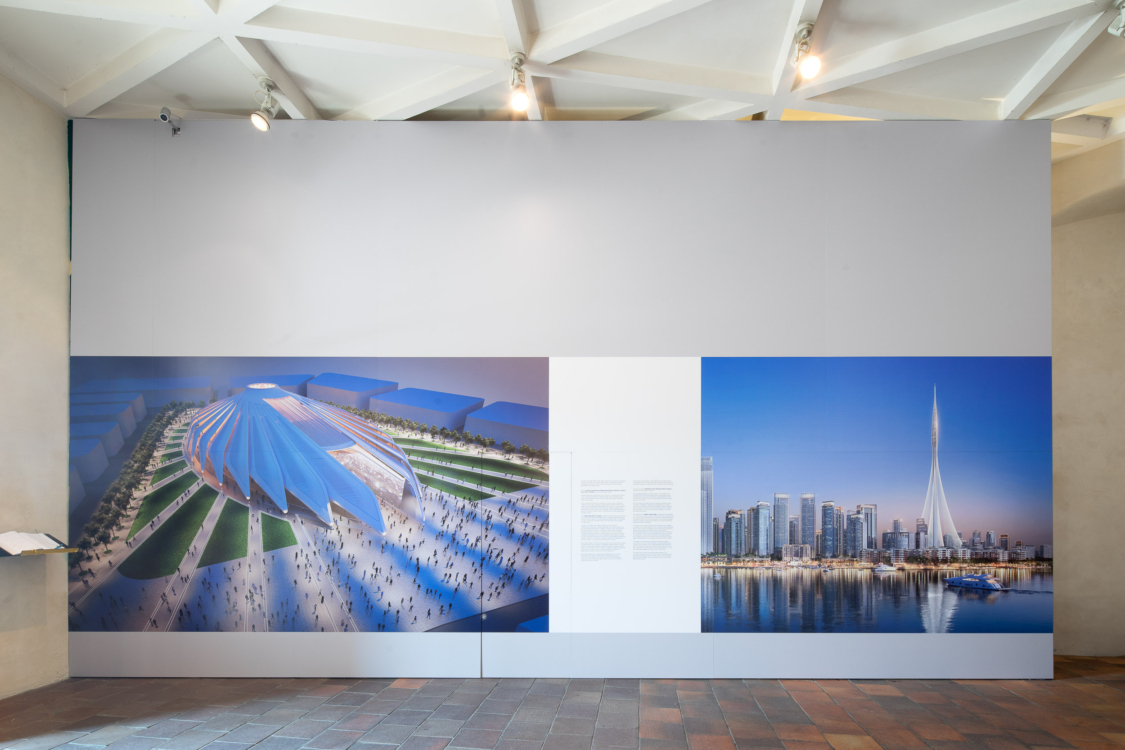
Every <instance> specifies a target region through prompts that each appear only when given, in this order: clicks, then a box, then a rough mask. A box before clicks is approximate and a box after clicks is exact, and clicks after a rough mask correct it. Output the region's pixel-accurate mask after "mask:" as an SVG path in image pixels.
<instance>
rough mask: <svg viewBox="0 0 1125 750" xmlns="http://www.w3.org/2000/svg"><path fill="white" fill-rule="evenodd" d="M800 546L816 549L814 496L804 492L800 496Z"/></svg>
mask: <svg viewBox="0 0 1125 750" xmlns="http://www.w3.org/2000/svg"><path fill="white" fill-rule="evenodd" d="M800 541H801V544H807V545H809V549H816V495H815V494H814V493H812V492H806V493H804V494H803V495H801V539H800Z"/></svg>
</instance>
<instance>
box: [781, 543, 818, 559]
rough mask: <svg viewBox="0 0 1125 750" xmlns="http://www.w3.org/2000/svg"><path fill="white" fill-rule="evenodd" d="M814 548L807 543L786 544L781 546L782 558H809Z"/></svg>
mask: <svg viewBox="0 0 1125 750" xmlns="http://www.w3.org/2000/svg"><path fill="white" fill-rule="evenodd" d="M811 558H812V549H811V548H810V547H809V545H807V544H786V545H784V546H782V548H781V559H782V560H809V559H811Z"/></svg>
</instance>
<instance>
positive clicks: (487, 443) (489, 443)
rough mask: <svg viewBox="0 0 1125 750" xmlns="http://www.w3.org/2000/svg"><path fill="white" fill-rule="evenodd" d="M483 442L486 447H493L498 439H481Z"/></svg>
mask: <svg viewBox="0 0 1125 750" xmlns="http://www.w3.org/2000/svg"><path fill="white" fill-rule="evenodd" d="M481 444H482V445H483V446H484V447H485V448H491V447H492V446H494V445H496V439H495V438H485V439H484V440H483V441H481Z"/></svg>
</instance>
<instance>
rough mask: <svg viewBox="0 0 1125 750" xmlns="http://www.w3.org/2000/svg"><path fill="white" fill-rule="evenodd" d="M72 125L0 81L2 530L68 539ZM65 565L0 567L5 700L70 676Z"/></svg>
mask: <svg viewBox="0 0 1125 750" xmlns="http://www.w3.org/2000/svg"><path fill="white" fill-rule="evenodd" d="M66 154H67V143H66V120H65V119H63V118H62V117H61V116H60V115H58V114H57V113H55V112H54V111H52V110H51V109H50V108H48V107H47V106H45V105H44V104H42V103H40V102H39V101H37V100H36V99H35V98H33V97H32V96H31V95H30V94H28V93H27V92H25V91H23V90H22V89H20V88H18V87H17V86H16V85H15V84H13V83H12V82H11V81H9V80H8V79H6V78H3V77H0V342H2V351H3V356H0V393H4V394H7V395H9V396H13V397H10V398H5V399H3V400H0V425H3V429H0V531H9V530H13V529H15V530H20V531H35V530H39V531H43V532H47V533H50V534H53V535H55V536H57V537H59V538H60V539H66V531H67V529H66V524H67V498H68V488H67V478H68V476H69V470H68V458H67V451H68V445H69V441H68V437H67V423H68V421H67V420H68V417H67V409H68V399H67V378H68V375H67V373H68V371H69V370H68V366H67V348H68V331H69V328H68V319H69V289H70V281H69V248H68V235H69V226H68V207H69V201H70V199H69V185H68V177H67V157H66ZM66 565H67V561H66V556H65V555H43V556H37V557H28V558H23V557H18V558H6V559H0V675H3V679H0V698H3V697H4V696H8V695H14V694H16V693H19V692H22V691H24V690H28V689H30V688H34V687H37V686H39V685H45V684H47V683H50V682H54V681H56V680H60V679H62V678H64V677H66V676H67V619H66V618H67V615H66V606H67V605H66Z"/></svg>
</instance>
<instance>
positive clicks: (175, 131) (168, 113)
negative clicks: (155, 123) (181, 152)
mask: <svg viewBox="0 0 1125 750" xmlns="http://www.w3.org/2000/svg"><path fill="white" fill-rule="evenodd" d="M158 119H159V120H160V121H161V122H166V123H168V124H169V125H171V126H172V137H173V138H174V137H176V136H177V135H179V134H180V126H179V125H177V124H176V122H175V121H176V120H179V119H180V118H178V117H176V116H175V115H173V114H172V110H170V109H168V108H167V107H161V108H160V115H159V118H158ZM180 121H181V122H183V121H182V120H180Z"/></svg>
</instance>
